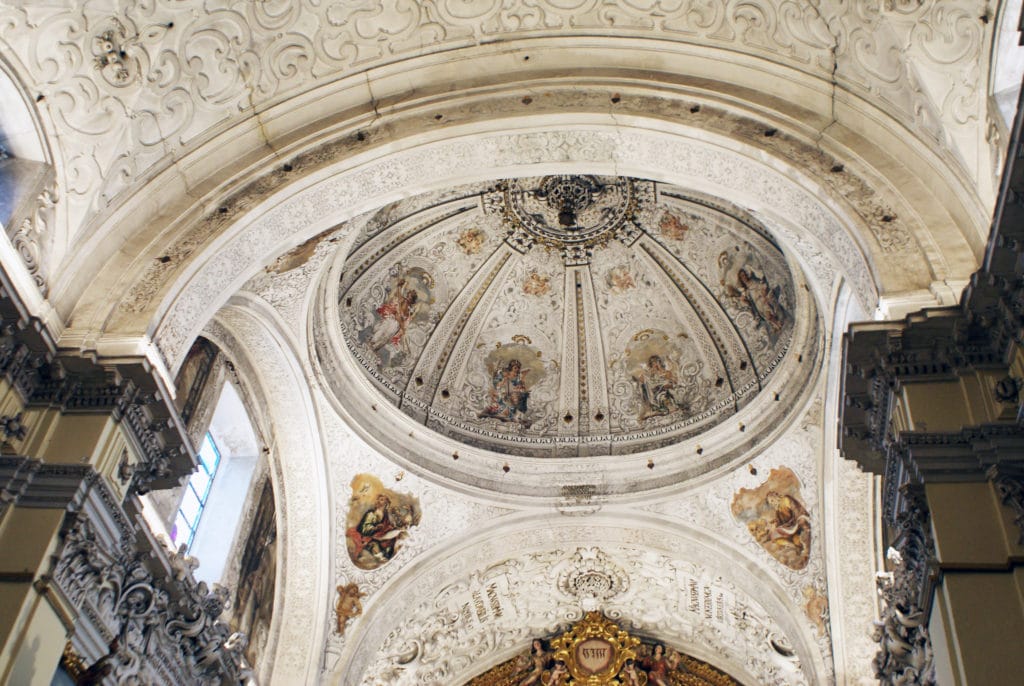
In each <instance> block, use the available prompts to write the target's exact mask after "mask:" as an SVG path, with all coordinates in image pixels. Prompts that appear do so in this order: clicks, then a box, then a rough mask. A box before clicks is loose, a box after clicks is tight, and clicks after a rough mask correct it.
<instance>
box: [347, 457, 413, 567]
mask: <svg viewBox="0 0 1024 686" xmlns="http://www.w3.org/2000/svg"><path fill="white" fill-rule="evenodd" d="M345 523H346V526H347V527H348V528H347V529H346V530H345V539H346V544H347V548H348V556H349V558H350V559H351V560H352V563H353V564H354V565H355V566H356V567H359V568H360V569H376V568H377V567H380V566H381V565H383V564H386V563H387V562H388V561H389V560H391V558H392V557H394V556H395V553H396V552H397V551H398V549H399V547H400V544H401V541H402V539H403V538H405V536H406V535H407V534H408V530H409V528H410V527H413V526H416V525H417V524H419V523H420V504H419V501H418V500H417V499H416V498H414V497H412V496H411V495H408V494H403V493H396V492H395V491H391V490H388V489H386V488H384V485H383V484H382V483H381V482H380V479H378V478H377V477H375V476H372V475H370V474H358V475H356V477H355V478H354V479H352V500H351V501H350V503H349V508H348V517H347V518H346V521H345Z"/></svg>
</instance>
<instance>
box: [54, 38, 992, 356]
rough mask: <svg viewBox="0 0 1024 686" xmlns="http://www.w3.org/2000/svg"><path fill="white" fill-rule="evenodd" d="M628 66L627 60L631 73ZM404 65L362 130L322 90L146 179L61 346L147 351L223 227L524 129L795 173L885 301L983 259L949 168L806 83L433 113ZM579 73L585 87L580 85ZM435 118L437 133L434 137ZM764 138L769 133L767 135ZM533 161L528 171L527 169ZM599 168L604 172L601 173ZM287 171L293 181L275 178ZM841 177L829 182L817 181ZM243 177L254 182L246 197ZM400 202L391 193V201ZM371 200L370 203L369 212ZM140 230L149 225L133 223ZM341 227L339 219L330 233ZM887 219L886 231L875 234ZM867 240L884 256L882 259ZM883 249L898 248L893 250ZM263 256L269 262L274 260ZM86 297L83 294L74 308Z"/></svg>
mask: <svg viewBox="0 0 1024 686" xmlns="http://www.w3.org/2000/svg"><path fill="white" fill-rule="evenodd" d="M634 42H635V41H634ZM512 47H513V46H506V48H503V50H505V49H509V50H510V49H512ZM535 47H541V46H535ZM631 47H634V48H636V49H637V50H639V51H640V53H641V54H642V53H643V50H644V49H645V48H646V49H652V46H651V45H650V44H649V43H644V42H642V41H641V42H639V43H638V44H636V45H633V46H631ZM661 47H664V46H661ZM547 49H548V51H549V54H550V55H551V56H556V55H559V54H560V52H559V50H556V49H555V48H553V47H550V46H549V47H547ZM488 50H489V51H490V52H491V53H492V54H487V55H484V56H481V57H480V58H479V60H480V64H481V65H487V64H490V63H491V62H490V61H488V60H498V59H499V58H500V54H503V53H499V54H493V53H494V50H496V48H488ZM625 54H627V51H626V50H625V49H624V46H620V45H617V44H616V43H615V42H614V41H613V42H612V46H610V47H608V54H607V55H606V56H603V57H602V58H601V60H602V61H604V60H608V62H609V63H610V62H611V61H612V59H614V58H623V57H624V55H625ZM658 54H659V56H660V59H662V61H663V62H664V68H665V70H666V72H667V71H668V68H669V67H670V66H678V67H679V69H680V71H681V72H682V73H685V71H686V68H685V66H686V64H688V63H687V62H685V61H684V58H685V57H686V55H684V54H676V53H674V52H670V53H667V54H662V53H660V52H659V53H658ZM573 55H575V51H573V50H566V54H565V55H564V56H565V57H566V59H568V60H570V62H573V63H574V62H578V61H579V56H578V55H576V56H575V57H573ZM636 58H637V56H636V55H633V57H631V58H629V59H630V60H635V59H636ZM432 60H433V62H432ZM677 62H678V63H679V64H678V65H677V64H676V63H677ZM407 66H408V71H406V72H403V78H402V80H401V82H402V83H404V84H406V90H400V89H399V88H398V86H399V84H398V83H397V79H398V77H397V74H396V73H395V72H394V70H391V71H390V72H387V71H385V72H382V73H381V74H380V75H379V77H380V79H381V86H380V87H381V88H382V89H383V91H384V92H386V93H388V94H389V95H390V97H391V98H392V99H393V101H392V102H389V103H388V104H387V105H386V106H384V105H383V104H380V105H378V110H377V111H374V112H373V114H372V116H371V115H370V114H368V113H366V112H363V111H360V112H356V113H352V111H346V112H342V113H339V114H335V115H332V116H330V117H324V116H323V114H324V113H323V109H322V107H319V106H318V105H316V104H314V103H319V102H321V100H320V98H327V97H342V94H344V93H346V92H347V93H348V95H347V96H346V97H348V98H351V97H352V96H353V93H352V92H351V89H352V88H354V85H353V84H351V83H342V82H341V81H339V82H336V83H334V84H330V85H329V86H324V87H322V88H321V89H320V90H319V91H318V93H317V99H315V100H312V101H310V102H306V103H302V104H296V103H292V104H291V106H290V107H289V108H288V109H287V112H285V111H284V108H283V106H282V107H280V108H278V107H275V108H270V109H269V110H267V111H266V112H262V113H261V114H260V122H259V123H260V124H261V126H260V131H261V132H263V133H261V134H260V135H264V134H267V135H270V136H271V139H257V138H254V134H253V124H254V122H248V123H244V124H243V123H239V124H237V125H236V126H235V127H233V128H232V129H230V130H229V131H226V132H224V133H223V134H221V135H219V136H216V137H214V138H213V139H211V140H209V141H208V142H207V143H205V144H204V145H203V146H202V147H201V148H199V149H197V150H196V151H194V152H193V153H190V154H189V157H188V161H183V162H182V163H181V164H180V165H179V166H177V167H175V168H174V170H168V171H165V172H162V173H161V174H158V175H156V176H154V177H153V178H152V180H151V181H150V183H151V184H152V187H155V188H157V187H158V188H161V189H162V192H161V193H158V194H148V195H147V194H140V193H136V194H135V195H133V196H131V197H130V198H128V199H126V201H125V202H124V203H123V204H121V205H120V206H119V207H118V208H117V209H116V210H113V211H112V213H111V214H110V215H109V216H108V217H107V221H106V222H105V223H104V224H103V225H102V228H100V227H99V226H97V228H95V229H93V230H91V231H90V232H87V233H86V234H85V235H84V236H83V238H82V239H80V241H79V243H78V247H79V248H81V252H83V253H85V254H88V255H89V256H90V259H89V260H83V261H81V264H76V265H70V266H71V269H69V270H68V271H67V273H66V276H65V277H63V279H62V283H61V284H59V287H58V288H57V289H56V298H55V300H56V301H57V302H58V307H59V309H60V311H61V312H62V313H64V314H65V316H66V317H68V318H69V319H70V322H71V326H70V327H69V328H68V330H67V331H66V332H65V335H64V337H63V339H64V341H66V343H67V344H68V345H69V346H75V345H78V346H80V347H83V348H85V349H95V350H97V351H101V350H102V349H104V348H105V347H106V349H109V350H115V349H117V350H118V351H120V352H124V350H125V349H126V347H130V346H135V348H134V349H135V350H137V351H141V350H142V349H143V348H144V347H145V345H144V339H145V333H144V331H146V330H147V329H148V331H149V333H151V334H152V333H154V332H155V327H154V325H153V322H154V317H155V316H156V315H158V314H159V313H160V311H161V310H162V309H166V299H167V297H168V295H169V294H170V293H171V292H172V291H173V290H175V289H176V288H178V287H180V286H181V285H182V284H183V283H184V281H186V280H187V279H188V278H189V276H191V275H192V274H193V273H194V272H195V270H196V269H197V264H196V261H197V259H204V258H203V257H202V256H203V255H204V254H206V253H207V252H208V251H209V249H211V248H213V249H217V248H221V247H224V246H225V244H226V241H225V240H224V239H223V237H222V236H221V234H222V233H223V232H224V231H225V230H226V229H227V230H235V229H234V228H233V227H232V225H233V224H235V223H240V222H246V221H248V220H247V218H246V217H245V216H243V215H245V214H248V213H250V212H251V211H252V210H257V211H262V210H265V209H267V208H268V207H270V206H272V205H274V204H277V203H279V202H280V201H281V200H282V199H283V197H284V196H285V195H288V194H290V195H294V194H295V193H296V192H298V191H299V190H304V189H306V188H308V187H309V186H310V185H311V184H314V183H318V182H321V181H324V180H325V179H326V177H328V176H332V175H337V174H338V173H339V172H342V171H344V170H348V171H351V170H354V169H356V168H358V167H359V166H360V165H362V164H364V163H365V162H366V161H367V160H369V159H370V158H371V157H377V158H381V157H383V156H384V155H399V154H400V153H402V152H406V151H408V150H409V149H410V148H412V147H416V146H423V145H426V144H441V143H442V142H443V141H445V140H455V139H460V138H464V137H465V136H466V135H468V134H473V135H479V136H486V134H488V133H491V132H495V131H501V130H506V131H507V130H514V129H518V130H522V129H524V128H526V127H530V126H533V127H535V128H543V127H544V126H545V125H547V126H550V127H552V128H554V127H556V126H557V127H559V128H564V127H565V126H566V125H568V126H570V127H575V128H580V127H584V126H587V125H592V126H598V127H604V128H605V130H606V131H615V130H617V129H619V128H621V129H624V130H627V131H632V130H634V129H640V130H643V129H647V130H650V131H668V130H675V131H679V130H681V129H686V130H688V131H689V132H690V134H691V135H693V136H695V137H698V138H699V137H705V136H706V137H708V138H715V137H718V138H729V137H735V138H738V139H740V140H743V142H744V144H745V154H748V155H750V156H751V157H753V158H756V159H760V160H762V161H763V162H764V163H765V166H766V168H768V169H773V170H775V171H784V170H792V169H796V168H799V167H805V168H808V169H810V170H811V174H810V176H813V178H814V181H815V185H816V187H817V188H816V192H817V193H819V194H821V196H822V197H823V198H827V199H828V200H827V204H831V205H833V206H835V207H836V208H837V209H840V210H841V213H843V214H846V215H848V216H849V217H850V218H851V222H852V223H853V224H854V225H856V226H855V228H853V229H852V230H851V235H855V236H860V237H862V238H860V239H858V241H859V242H860V244H861V251H863V252H865V253H867V254H869V255H870V257H869V260H868V261H869V262H870V263H871V264H872V265H873V267H874V269H875V282H876V286H877V287H878V288H879V289H881V291H883V292H900V291H905V290H922V289H924V290H927V288H928V287H929V286H931V285H932V283H933V282H942V281H944V280H947V279H952V280H960V279H963V278H965V277H966V275H967V274H968V273H969V271H970V269H971V268H973V265H974V264H975V262H976V259H977V254H979V253H980V244H981V238H980V236H981V234H982V232H983V227H984V223H985V220H984V219H983V216H984V212H983V210H982V209H981V206H980V204H977V205H974V206H972V199H976V194H975V193H973V192H970V191H967V190H965V189H966V188H967V186H966V184H965V183H964V181H963V180H962V179H958V177H957V174H956V173H954V171H952V169H951V168H950V167H948V166H947V165H946V163H944V162H942V161H941V160H939V159H937V158H936V157H935V156H934V155H933V154H932V153H931V152H930V151H929V148H928V147H927V146H926V145H924V144H923V143H921V142H920V141H918V140H917V139H916V138H914V137H913V136H906V135H905V132H901V131H897V130H896V129H894V128H891V127H889V128H887V125H885V121H886V118H885V117H884V116H883V115H880V114H879V113H878V112H874V113H873V114H872V115H871V116H859V115H860V114H862V111H861V110H860V109H857V108H864V107H867V108H869V109H870V106H869V105H867V104H866V103H864V102H860V103H859V104H857V108H854V109H856V110H857V116H854V115H853V114H848V115H847V114H844V115H843V121H841V122H839V121H835V122H832V121H829V120H823V119H822V117H824V116H825V113H826V112H827V111H829V109H830V106H829V104H828V102H827V100H823V99H822V93H821V92H820V89H818V87H817V86H815V83H814V82H812V81H807V80H800V79H796V80H794V81H793V88H794V89H796V90H797V91H798V92H799V95H798V96H795V97H794V102H799V103H800V105H801V107H803V108H809V109H801V107H796V106H795V105H793V104H792V103H780V102H778V101H777V100H772V99H770V98H768V97H767V96H765V95H764V94H762V93H759V92H757V91H756V90H753V88H752V86H753V84H755V83H756V82H757V78H760V79H763V78H764V77H765V71H764V70H765V69H769V70H770V69H776V70H777V69H781V67H779V66H778V65H774V66H770V65H767V66H766V65H764V64H762V63H760V62H758V63H756V67H757V68H755V67H754V66H751V65H746V66H745V67H743V68H740V67H739V66H737V67H736V74H738V75H734V79H735V80H736V81H743V84H742V88H739V89H737V83H735V82H730V83H718V82H711V81H704V80H699V79H695V77H691V80H694V83H678V79H672V78H670V77H669V76H668V75H667V73H666V72H648V73H644V72H642V71H640V72H638V73H635V72H629V73H627V74H625V75H624V74H621V73H620V74H618V75H614V76H613V75H609V74H608V70H609V68H610V67H608V66H601V65H599V66H598V67H593V66H592V67H591V68H590V69H588V70H585V72H584V74H585V75H584V76H583V77H581V79H576V80H574V83H573V84H572V86H575V87H572V86H571V85H570V84H567V83H565V81H564V80H558V79H553V78H551V77H550V76H548V77H546V78H538V77H537V76H536V75H535V74H528V75H527V74H524V75H523V76H521V77H519V80H513V79H512V78H511V77H510V76H508V74H507V73H506V72H502V73H501V74H500V75H499V76H500V77H501V78H497V77H496V79H495V80H496V81H497V83H496V84H492V85H490V86H488V87H487V88H484V87H482V86H480V85H478V84H470V85H468V86H467V87H466V88H465V89H464V90H459V91H456V92H454V93H452V92H447V93H444V102H443V103H442V102H441V101H440V95H439V94H438V95H435V94H434V93H433V92H432V90H431V89H432V88H433V86H431V85H430V84H432V83H436V80H437V79H438V78H439V74H440V73H446V72H443V71H441V70H440V64H439V63H437V62H436V56H435V57H430V58H428V57H424V58H423V60H422V61H412V62H411V63H410V64H408V65H407ZM421 72H422V74H421ZM414 74H417V75H422V76H423V77H424V79H425V80H424V81H423V83H424V84H425V85H424V87H423V88H422V89H420V90H416V91H408V89H407V84H408V80H407V79H412V78H413V75H414ZM586 74H593V76H590V77H589V78H588V76H586ZM529 76H533V77H534V78H529ZM432 79H433V81H432ZM506 81H507V83H506ZM364 85H365V84H364ZM819 85H820V84H819ZM346 88H347V89H349V90H348V91H346ZM581 90H582V91H585V92H586V93H587V96H586V97H585V98H582V102H581V101H580V100H581V98H579V97H578V95H576V96H574V94H578V93H580V92H581ZM524 91H528V92H535V93H538V95H537V99H536V101H535V103H534V104H531V105H530V106H529V107H528V108H527V107H524V105H523V104H522V102H521V100H522V99H523V96H522V93H523V92H524ZM549 96H550V97H549ZM612 96H621V99H622V102H621V103H620V104H619V105H617V106H616V107H617V109H616V110H615V111H614V112H610V111H609V105H608V103H609V101H610V98H611V97H612ZM545 98H549V99H550V102H546V100H545ZM527 99H529V98H527ZM531 102H533V101H532V100H531ZM375 103H376V100H375ZM850 106H851V107H853V105H850ZM693 107H697V115H698V116H692V114H691V112H690V110H691V109H692V108H693ZM434 112H436V114H433V113H434ZM520 112H522V115H520V114H519V113H520ZM428 113H429V114H430V115H431V116H429V117H428ZM510 113H512V115H510ZM530 113H537V114H530ZM317 116H319V118H315V117H317ZM437 116H440V117H441V119H440V121H441V122H442V123H441V124H436V122H434V119H435V118H436V117H437ZM425 121H430V122H432V123H431V124H425V123H424V122H425ZM449 122H451V123H449ZM890 123H891V122H890ZM300 125H302V126H303V127H304V128H299V126H300ZM826 128H827V129H828V130H827V131H826V130H825V129H826ZM310 131H312V132H310ZM767 131H773V132H777V133H774V134H773V135H772V136H765V135H764V134H765V132H767ZM268 132H269V133H268ZM247 141H249V143H247ZM229 142H230V143H229ZM229 144H230V145H232V146H234V147H235V148H236V149H237V150H238V157H235V156H232V159H238V160H239V162H238V163H233V164H229V165H226V166H221V167H217V166H216V163H211V162H208V161H207V160H208V159H219V158H223V154H224V153H223V150H224V147H225V146H226V145H229ZM534 154H535V155H538V154H541V153H540V152H535V153H534ZM392 159H394V158H392ZM542 161H543V160H542V159H541V158H537V159H536V160H535V161H534V163H541V162H542ZM583 161H585V160H583ZM840 161H841V162H842V164H840ZM605 162H607V163H608V164H610V165H615V164H616V161H614V160H605ZM285 163H287V164H289V165H290V166H291V167H292V168H293V171H292V172H285V171H284V170H283V164H285ZM644 166H645V165H643V164H639V165H637V166H636V167H635V168H634V169H635V171H636V172H637V173H638V175H643V174H639V169H642V168H644ZM650 166H653V165H650ZM839 168H841V169H842V171H839V172H830V170H831V169H839ZM618 171H620V172H622V173H625V171H626V170H625V169H621V168H620V169H619V170H618ZM378 173H380V170H379V171H378ZM524 173H525V172H524ZM182 174H186V175H187V176H182ZM509 175H512V174H511V173H509ZM646 175H647V176H654V175H652V174H646ZM253 177H259V178H258V180H257V181H255V182H253V181H252V178H253ZM243 179H247V181H243ZM448 181H449V182H451V181H453V179H448ZM930 186H932V187H930ZM193 189H195V190H193ZM207 189H209V190H207ZM947 191H948V192H947ZM404 192H407V191H394V193H395V195H392V196H391V197H397V196H398V195H400V194H402V193H404ZM958 198H960V199H963V201H962V202H961V200H958ZM383 201H384V198H378V199H377V200H376V201H375V202H377V203H378V204H379V203H382V202H383ZM219 208H223V209H224V212H223V213H221V212H220V209H219ZM358 209H365V207H362V206H361V207H360V208H351V209H350V211H348V212H347V213H346V214H347V215H348V216H351V214H352V213H353V212H354V211H356V210H358ZM142 216H147V217H149V218H150V221H149V222H147V223H145V224H143V223H141V222H140V221H139V218H140V217H142ZM345 216H346V215H338V216H336V217H334V221H335V222H337V221H340V220H342V219H343V218H344V217H345ZM858 217H859V218H858ZM884 217H892V218H893V220H894V221H892V223H889V224H888V225H881V224H880V222H882V219H883V218H884ZM307 229H308V227H307ZM129 234H130V235H132V236H133V238H132V239H131V241H130V242H128V241H126V240H125V237H126V236H128V235H129ZM311 235H314V234H313V233H312V232H310V231H308V230H307V231H305V232H303V234H302V235H301V236H300V235H293V236H291V237H290V238H289V239H288V240H283V241H282V242H281V244H279V245H277V246H275V250H276V251H277V252H280V251H282V250H285V249H287V248H288V247H291V246H294V245H295V244H297V243H300V242H302V240H305V238H308V237H310V236H311ZM218 236H221V237H220V238H218ZM879 240H881V241H884V242H885V243H886V245H885V246H884V247H883V246H881V245H880V244H879ZM893 240H896V241H897V243H898V244H896V245H894V244H893V242H892V241H893ZM901 247H902V248H903V251H902V252H900V250H901ZM915 253H920V254H923V255H924V257H922V258H920V262H919V265H918V267H916V271H914V272H908V271H907V270H906V269H905V268H900V267H898V266H897V264H906V263H907V260H908V259H909V258H910V256H911V255H912V254H915ZM897 254H898V255H897ZM263 257H265V258H268V259H269V258H270V257H273V254H270V255H264V256H263ZM897 257H898V259H897ZM245 259H251V256H246V257H245ZM86 285H89V288H88V289H86V288H85V286H86ZM86 290H88V292H89V293H90V295H89V296H88V297H87V298H86V299H81V300H79V297H80V294H81V293H83V292H85V291H86ZM114 294H118V295H117V296H116V297H115V298H113V299H114V300H116V301H119V305H118V306H117V307H116V308H114V309H112V310H111V309H106V308H105V307H102V306H100V303H101V302H102V301H104V300H105V299H107V298H109V297H110V296H112V295H114ZM161 302H163V303H164V304H163V305H161ZM118 346H120V347H118Z"/></svg>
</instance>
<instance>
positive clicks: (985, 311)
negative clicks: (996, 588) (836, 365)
mask: <svg viewBox="0 0 1024 686" xmlns="http://www.w3.org/2000/svg"><path fill="white" fill-rule="evenodd" d="M1012 133H1013V135H1012V137H1011V141H1010V150H1011V151H1014V153H1013V154H1011V155H1009V156H1008V158H1007V160H1006V168H1005V171H1004V174H1003V181H1002V187H1001V191H1000V195H999V200H998V203H997V206H996V210H995V213H994V216H993V221H992V231H991V235H990V238H989V242H988V248H987V251H986V255H985V260H984V263H983V264H982V267H981V269H979V270H978V271H977V272H976V273H975V274H974V275H973V276H972V278H971V282H970V284H969V286H968V287H967V289H966V290H965V291H964V295H963V297H962V299H961V302H960V304H959V305H958V306H956V307H946V308H936V309H928V310H922V311H921V312H918V313H915V314H912V315H909V316H908V317H906V318H905V319H904V320H903V321H900V322H871V323H863V324H855V325H853V326H851V327H850V330H849V332H848V333H847V334H846V336H845V339H844V350H843V355H844V362H845V364H844V369H845V374H844V378H843V389H842V395H843V401H844V402H843V408H842V410H841V413H840V425H841V429H842V431H841V438H840V448H841V449H842V450H843V453H844V454H845V455H846V456H847V457H849V458H852V459H855V460H856V461H857V462H858V463H859V464H860V465H861V466H862V467H863V468H864V469H867V470H869V471H872V472H874V473H876V474H882V473H884V472H885V471H886V468H885V457H886V455H887V453H888V452H889V444H890V443H892V442H893V441H896V440H897V438H896V437H895V436H893V435H892V433H891V432H892V429H891V425H890V419H891V415H892V411H893V402H892V396H893V393H894V392H895V391H897V390H899V388H900V386H901V385H902V384H904V383H908V382H920V381H953V380H956V378H957V377H958V376H959V375H962V374H964V373H966V372H973V371H978V370H991V369H1004V370H1005V369H1008V367H1009V362H1010V360H1011V358H1012V355H1013V353H1014V349H1015V347H1016V346H1020V345H1024V262H1022V260H1021V259H1020V254H1021V252H1024V164H1021V163H1020V160H1021V156H1022V148H1021V116H1020V113H1018V116H1017V118H1016V120H1015V122H1014V126H1013V132H1012ZM976 431H981V432H982V433H983V434H986V435H993V432H999V433H1001V435H1003V436H1004V438H1005V437H1006V436H1007V434H1006V431H1009V434H1014V433H1016V432H1018V431H1020V429H1018V428H1017V427H1016V425H1014V426H1012V427H1011V428H1009V429H1008V430H1004V429H998V430H997V429H994V428H991V427H984V428H980V429H977V430H976ZM907 436H908V437H907V438H906V439H904V438H903V437H900V439H899V440H900V441H901V442H903V443H904V445H905V446H906V447H909V446H910V445H911V444H916V445H918V446H919V448H918V450H917V451H916V452H917V454H918V455H919V456H924V455H925V453H927V452H928V451H927V450H923V449H921V448H920V446H922V445H925V444H932V445H933V446H934V445H939V444H943V445H945V446H947V448H946V449H945V452H946V457H947V458H950V459H953V460H954V461H956V460H958V459H959V460H960V462H961V463H962V464H960V465H959V467H957V468H954V469H953V471H956V469H961V471H962V468H965V467H966V466H967V465H968V463H970V461H971V459H970V458H967V457H966V454H965V453H964V450H960V451H959V453H961V455H960V457H959V458H956V457H954V455H953V454H954V453H957V452H958V451H957V450H955V449H953V446H955V445H961V446H965V445H967V444H974V443H976V442H977V440H978V439H979V438H981V436H979V435H968V434H963V435H961V436H948V437H946V438H942V439H939V438H938V437H936V436H934V435H928V436H926V435H920V436H918V437H916V438H909V436H910V435H909V434H908V435H907ZM1021 436H1024V432H1021ZM982 440H985V439H984V438H982ZM976 451H977V449H976V448H975V447H972V448H971V449H970V452H971V453H974V452H976ZM931 452H932V453H933V455H934V454H936V453H937V452H942V451H939V450H932V451H931ZM961 458H962V459H961ZM918 461H919V462H920V460H918ZM937 461H938V458H936V459H934V460H932V462H937ZM985 468H986V467H985V465H984V463H983V462H982V463H979V464H977V465H974V469H975V470H976V471H978V472H980V473H982V474H983V473H984V470H985ZM925 471H928V470H925ZM939 471H940V472H941V469H940V470H939ZM961 475H962V474H961ZM981 478H984V476H982V477H981Z"/></svg>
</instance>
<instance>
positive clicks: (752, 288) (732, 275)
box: [718, 244, 789, 342]
mask: <svg viewBox="0 0 1024 686" xmlns="http://www.w3.org/2000/svg"><path fill="white" fill-rule="evenodd" d="M718 269H719V283H720V284H721V286H722V288H723V290H724V293H725V297H726V298H727V299H728V300H730V301H731V302H732V303H733V304H734V305H735V306H736V307H737V308H739V309H741V310H745V311H747V312H749V313H750V314H751V315H753V317H754V320H755V322H756V323H757V325H758V326H759V327H761V328H763V329H764V330H765V331H766V332H767V333H768V335H769V337H770V338H771V340H772V341H773V342H774V341H776V340H778V337H779V334H780V333H781V332H782V329H783V327H785V325H786V324H787V322H788V321H789V312H788V311H787V309H786V307H785V306H784V304H783V299H782V287H781V286H780V285H778V284H773V283H772V282H771V279H770V278H769V277H768V276H767V274H766V272H765V268H764V265H763V262H762V260H761V258H760V257H759V256H758V255H757V254H756V253H755V252H754V250H753V248H752V247H751V246H750V245H749V244H744V245H743V246H742V247H740V246H734V247H733V249H732V250H723V251H722V252H721V253H719V255H718Z"/></svg>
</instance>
